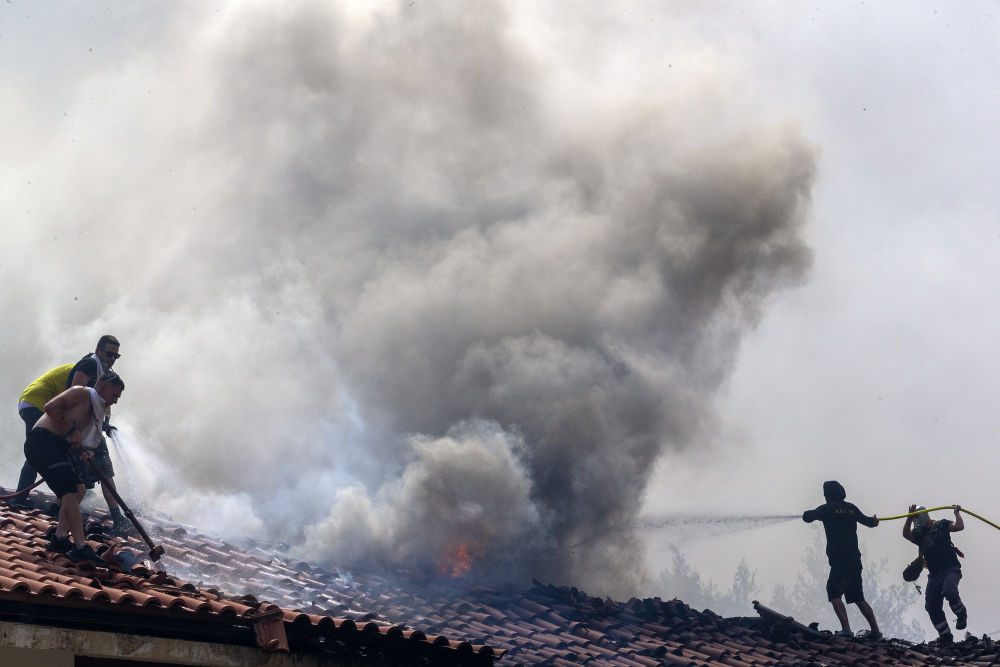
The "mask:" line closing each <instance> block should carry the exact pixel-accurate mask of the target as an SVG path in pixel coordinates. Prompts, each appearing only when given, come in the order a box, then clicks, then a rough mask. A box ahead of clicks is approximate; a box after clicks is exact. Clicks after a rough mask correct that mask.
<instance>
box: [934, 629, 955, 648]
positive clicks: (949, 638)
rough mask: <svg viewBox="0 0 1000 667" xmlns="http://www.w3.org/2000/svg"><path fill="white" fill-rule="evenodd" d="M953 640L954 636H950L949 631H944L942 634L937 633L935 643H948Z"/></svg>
mask: <svg viewBox="0 0 1000 667" xmlns="http://www.w3.org/2000/svg"><path fill="white" fill-rule="evenodd" d="M954 640H955V638H954V637H952V636H951V633H950V632H946V633H944V634H943V635H938V638H937V643H938V645H943V644H950V643H952V642H953V641H954Z"/></svg>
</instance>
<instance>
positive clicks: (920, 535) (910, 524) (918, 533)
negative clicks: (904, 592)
mask: <svg viewBox="0 0 1000 667" xmlns="http://www.w3.org/2000/svg"><path fill="white" fill-rule="evenodd" d="M952 508H953V509H954V510H955V521H954V522H952V521H949V520H948V519H941V520H940V521H931V517H930V515H928V514H927V512H926V511H923V509H924V508H923V507H917V506H916V505H910V514H911V515H913V514H914V513H917V514H916V518H914V516H908V517H906V523H904V524H903V537H905V538H906V539H908V540H909V541H910V542H913V543H914V544H916V545H917V546H918V547H920V551H919V553H918V555H917V559H921V558H922V559H923V560H924V563H926V565H927V590H926V591H925V593H924V609H926V610H927V614H928V615H929V616H930V617H931V623H933V624H934V629H935V630H937V631H938V640H939V641H941V642H944V643H947V642H950V641H951V640H952V635H951V628H950V627H948V619H947V618H945V615H944V601H945V600H946V599H947V600H948V605H949V606H950V607H951V610H952V611H953V612H955V629H956V630H964V629H965V626H966V624H967V617H968V611H967V610H966V608H965V605H964V604H963V603H962V598H961V597H960V596H959V594H958V582H959V581H960V580H961V579H962V564H961V563H959V562H958V553H959V552H958V549H956V548H955V545H954V544H952V542H951V534H952V533H957V532H958V531H960V530H962V529H963V528H965V522H964V521H963V520H962V515H961V514H960V512H961V511H962V506H961V505H952Z"/></svg>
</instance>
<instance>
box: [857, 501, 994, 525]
mask: <svg viewBox="0 0 1000 667" xmlns="http://www.w3.org/2000/svg"><path fill="white" fill-rule="evenodd" d="M953 509H955V506H954V505H942V506H941V507H930V508H928V509H925V510H920V511H919V512H909V513H907V514H899V515H897V516H880V517H877V518H878V520H879V521H889V520H890V519H905V518H906V517H908V516H916V515H918V514H923V513H924V512H933V511H935V510H953ZM959 511H960V512H965V513H966V514H968V515H970V516H974V517H976V518H977V519H979V520H980V521H983V522H985V523H988V524H990V525H991V526H993V527H994V528H996V529H997V530H1000V526H998V525H996V524H995V523H993V522H992V521H990V520H989V519H984V518H983V517H981V516H979V515H978V514H976V513H975V512H973V511H972V510H969V509H966V508H964V507H963V508H962V509H961V510H959Z"/></svg>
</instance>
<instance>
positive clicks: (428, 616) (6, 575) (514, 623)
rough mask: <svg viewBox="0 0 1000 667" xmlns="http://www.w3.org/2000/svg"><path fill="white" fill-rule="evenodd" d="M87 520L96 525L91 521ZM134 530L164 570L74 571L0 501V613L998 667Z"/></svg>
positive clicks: (899, 647) (649, 659)
mask: <svg viewBox="0 0 1000 667" xmlns="http://www.w3.org/2000/svg"><path fill="white" fill-rule="evenodd" d="M95 516H97V517H98V518H103V516H102V515H101V514H99V513H98V512H96V511H95ZM144 522H146V523H149V524H151V525H152V531H151V532H150V534H151V535H153V534H155V535H157V536H158V537H157V538H156V539H157V540H158V541H159V542H160V543H161V544H162V545H163V546H164V548H165V549H166V552H167V553H166V554H165V556H164V558H163V559H162V561H161V562H160V563H157V564H156V565H157V566H158V567H162V568H163V569H165V572H158V571H156V570H155V569H154V568H152V567H150V566H149V565H148V564H143V565H137V566H136V567H135V568H133V571H132V573H124V572H121V571H120V570H121V568H117V569H116V568H115V567H114V564H113V563H109V566H110V567H109V568H108V569H106V568H97V569H96V570H95V569H93V568H91V569H87V568H81V567H80V566H77V565H75V564H72V563H70V562H69V561H68V559H66V558H64V557H62V556H53V555H52V554H46V552H45V551H44V544H45V539H44V535H45V532H46V531H47V530H48V528H49V527H50V526H51V520H50V519H49V518H48V517H46V516H45V515H43V514H40V513H38V512H33V513H24V512H20V511H18V510H15V509H12V508H7V507H6V506H3V505H2V503H0V609H2V605H3V604H4V600H8V599H10V600H15V599H18V600H25V599H33V600H35V601H36V603H44V601H45V600H52V601H54V602H53V604H54V603H55V601H59V600H67V599H70V598H67V597H65V596H72V599H71V602H65V603H63V604H67V605H69V604H74V605H83V604H93V605H99V606H101V607H102V608H116V607H119V606H120V607H124V608H127V609H132V610H136V613H140V614H142V615H145V616H152V615H156V614H168V615H170V616H171V617H174V618H189V619H204V621H205V622H209V623H212V622H215V623H230V624H238V623H243V624H252V625H253V627H254V631H255V632H256V633H257V637H258V639H257V641H258V642H259V645H260V646H262V647H264V648H265V649H268V648H270V650H284V649H282V648H281V646H282V638H283V635H282V634H281V632H280V631H279V630H280V629H281V628H282V627H283V628H285V629H286V630H287V632H288V633H289V636H291V635H292V634H296V633H312V634H313V635H315V636H326V637H337V638H345V637H355V638H356V639H357V640H358V641H361V640H364V641H372V642H383V643H384V644H386V645H395V644H398V643H400V642H402V643H405V644H406V645H408V646H411V647H422V649H421V650H425V651H432V652H433V651H446V652H450V655H454V656H482V657H483V659H484V660H492V659H493V658H494V657H495V658H496V659H497V664H498V667H502V666H503V665H517V664H538V663H545V664H551V665H570V664H590V665H596V666H601V665H621V666H633V667H634V666H646V665H674V664H681V665H713V666H718V665H728V666H731V667H744V666H747V665H774V666H776V667H791V666H792V665H802V666H806V665H819V664H865V665H874V664H878V665H921V664H984V665H986V664H1000V657H998V649H997V646H996V645H995V644H994V643H993V642H992V641H991V640H989V638H983V639H982V640H976V639H974V638H973V639H968V640H966V641H965V642H961V643H957V644H956V645H954V646H953V647H937V646H933V645H928V644H910V643H907V642H902V641H900V640H889V639H883V640H874V641H872V640H863V639H852V638H841V637H835V636H833V635H832V634H830V633H829V632H818V631H815V630H810V629H809V628H807V627H805V626H802V625H801V624H798V623H795V622H794V621H792V620H791V619H789V618H788V617H785V616H782V615H781V614H779V613H777V612H774V611H772V610H768V609H767V608H766V607H763V606H755V609H754V611H755V612H756V613H757V616H755V617H752V618H735V619H724V618H722V617H720V616H718V615H716V614H713V613H711V612H710V611H707V610H706V611H704V612H698V611H695V610H693V609H691V608H690V607H688V606H687V605H686V604H684V603H683V602H682V601H680V600H660V599H659V598H647V599H632V600H628V601H626V602H617V601H614V600H610V599H607V598H598V597H591V596H589V595H587V594H586V593H584V592H583V591H580V590H578V589H575V588H564V587H555V586H545V585H541V584H537V583H536V585H535V586H534V587H532V588H528V589H524V588H520V587H516V586H503V587H489V586H482V585H476V584H474V583H471V582H468V581H464V580H462V579H461V578H459V579H455V580H441V581H433V582H425V583H424V584H421V585H416V584H414V583H413V582H412V581H409V580H407V579H406V577H405V575H404V574H402V573H399V574H397V573H382V574H381V575H372V574H366V573H359V572H348V571H344V570H328V569H324V568H322V567H319V566H317V565H313V564H309V563H304V562H302V561H299V560H297V559H294V558H289V557H288V549H287V547H286V546H284V545H268V544H265V543H262V542H259V541H247V542H246V543H240V544H232V543H229V542H223V541H221V540H218V539H215V538H212V537H210V536H206V535H204V534H202V533H200V532H199V531H198V530H196V529H195V528H193V527H190V526H178V525H176V524H172V523H171V522H169V521H168V520H166V519H163V518H160V517H150V518H148V519H144ZM103 541H105V542H109V543H110V541H109V540H103ZM122 547H126V548H131V549H132V550H134V551H138V552H139V556H140V557H142V556H143V555H144V553H145V551H144V545H143V544H142V543H141V542H139V541H138V540H136V539H135V538H131V539H129V540H126V541H125V543H124V544H123V545H120V546H119V548H122ZM113 560H114V558H112V561H113ZM32 587H34V590H33V589H32ZM88 595H89V596H91V597H92V598H94V599H93V601H90V599H89V598H88V597H87V596H88ZM95 596H96V597H95ZM101 596H103V597H101ZM748 611H749V610H748ZM269 614H270V615H269ZM274 614H277V616H274ZM286 645H287V642H286ZM415 650H416V649H415ZM433 655H434V656H435V658H436V657H437V656H438V654H436V653H435V654H433ZM431 662H436V660H435V659H431ZM483 664H486V662H484V663H483Z"/></svg>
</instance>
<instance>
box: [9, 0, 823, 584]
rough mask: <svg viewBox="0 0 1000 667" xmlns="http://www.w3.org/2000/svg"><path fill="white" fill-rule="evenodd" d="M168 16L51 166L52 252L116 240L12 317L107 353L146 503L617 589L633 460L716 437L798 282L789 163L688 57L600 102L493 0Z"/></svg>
mask: <svg viewBox="0 0 1000 667" xmlns="http://www.w3.org/2000/svg"><path fill="white" fill-rule="evenodd" d="M189 9H190V11H191V12H193V13H194V14H193V16H192V17H189V18H186V19H185V21H187V23H183V24H181V23H178V24H175V25H173V26H172V29H171V30H169V31H166V32H165V33H164V34H162V35H159V36H158V39H157V40H154V41H153V42H152V43H151V45H150V47H149V50H148V51H145V52H140V53H138V54H136V55H135V56H134V58H133V59H132V61H131V62H130V65H129V66H128V67H122V66H120V65H119V64H114V63H110V62H109V63H106V64H104V65H103V67H102V68H100V69H98V70H96V71H95V72H93V75H92V77H91V78H90V80H89V81H86V82H85V83H87V84H89V86H87V92H86V94H82V93H81V96H80V97H79V98H78V99H77V102H76V103H75V105H70V106H71V107H72V108H71V112H72V113H73V114H75V115H76V116H77V118H78V120H80V121H87V120H89V121H91V122H93V123H97V124H98V127H103V128H105V132H106V135H102V136H101V137H100V140H99V141H98V140H96V139H92V138H91V137H90V135H89V131H88V135H87V137H80V136H79V133H80V132H83V130H81V129H80V128H81V127H90V126H89V125H87V124H86V123H82V124H80V125H72V126H71V125H69V124H66V125H63V126H60V127H59V129H58V130H57V134H58V135H61V136H60V138H62V139H64V140H67V141H68V140H69V139H72V138H74V135H77V136H76V138H77V139H78V140H80V139H83V138H85V139H87V140H86V141H78V142H77V145H80V144H82V146H80V148H79V150H80V151H81V154H79V155H78V154H77V153H75V152H73V150H72V149H70V148H67V145H69V143H66V142H63V143H59V144H58V145H59V149H58V150H56V149H55V148H53V149H51V151H50V153H49V154H48V158H49V159H50V160H53V161H55V163H58V164H61V165H63V166H62V168H63V169H64V170H65V174H63V175H62V176H61V177H53V180H54V181H55V182H62V181H65V182H68V183H71V184H72V185H70V186H68V188H67V189H68V192H65V194H64V195H62V198H61V199H59V200H58V201H57V203H56V205H55V206H52V207H51V209H52V210H49V209H46V211H45V212H43V213H39V214H38V221H37V226H38V227H40V228H42V229H44V228H46V226H48V227H50V228H51V227H62V226H64V225H65V224H66V222H65V219H66V214H67V211H69V210H70V208H72V209H73V210H74V211H75V212H76V215H75V219H76V220H78V221H79V223H78V224H79V226H80V229H81V232H82V233H81V234H80V235H79V238H80V239H84V240H82V241H80V243H78V244H76V245H72V244H67V245H66V246H65V247H61V248H60V249H59V250H58V252H57V253H56V254H57V255H58V254H60V253H61V254H63V255H64V256H65V257H66V258H68V257H72V256H75V255H76V253H78V252H81V251H90V250H97V249H100V248H101V247H102V246H100V245H96V244H97V242H96V241H94V240H93V239H95V238H101V236H102V235H104V234H107V233H109V231H110V230H112V229H114V230H116V232H117V233H116V236H115V238H116V247H117V248H119V249H121V248H128V249H129V253H127V254H122V255H121V256H120V257H119V259H118V260H117V263H116V264H115V265H114V267H113V268H110V267H105V268H102V269H100V270H99V271H98V272H97V274H96V275H89V274H88V275H85V276H83V278H84V279H85V280H89V281H91V283H92V284H95V285H100V286H102V287H104V290H103V291H98V293H96V294H95V292H94V291H93V290H79V293H80V296H81V297H83V298H86V299H87V306H86V307H85V308H79V311H73V314H72V316H69V315H65V314H62V315H60V316H59V317H57V319H58V320H59V322H58V323H56V322H53V321H51V319H50V320H48V321H47V320H46V319H45V318H44V317H41V316H40V317H39V325H38V327H37V328H38V330H39V332H40V336H39V337H40V338H44V339H45V340H46V341H48V342H47V343H46V345H47V355H48V358H50V359H51V360H52V361H53V362H55V363H61V362H62V359H63V356H60V355H62V350H64V349H68V350H69V351H71V352H72V353H73V355H77V354H78V353H79V352H82V351H84V350H78V349H76V348H79V347H81V346H83V347H84V349H85V348H86V346H89V345H91V344H92V343H91V340H90V339H91V338H95V339H96V335H95V334H99V333H103V330H105V329H107V330H112V331H114V332H115V333H116V334H117V335H118V336H119V338H121V340H122V341H123V345H122V349H123V352H124V353H125V357H123V359H122V360H121V362H120V365H119V368H120V370H121V371H122V373H123V374H124V375H125V377H126V378H127V381H128V382H129V385H128V386H129V390H128V393H127V395H126V398H125V399H124V400H123V401H122V404H121V406H120V408H119V409H118V410H117V414H118V415H120V419H121V420H122V422H123V433H124V434H125V435H126V436H128V441H129V442H130V443H131V445H132V446H133V447H135V448H136V450H137V451H136V456H137V457H138V458H137V459H136V460H139V461H145V462H146V463H145V466H144V471H145V479H144V480H143V481H142V482H141V486H142V489H141V492H142V493H143V494H144V495H145V496H146V497H147V498H148V501H149V503H151V504H154V505H157V506H159V507H160V508H162V509H165V510H167V511H171V512H173V513H174V514H175V515H178V516H179V517H180V518H183V519H185V520H189V521H192V522H195V521H200V522H211V521H215V522H221V523H225V524H226V525H227V527H228V528H229V529H230V530H233V531H246V530H253V531H255V532H259V533H262V534H265V535H267V536H270V537H275V538H281V539H287V540H291V541H293V542H295V543H296V544H298V545H299V549H300V550H301V553H302V554H303V555H305V556H310V557H316V558H320V559H329V560H331V561H333V562H336V563H344V564H351V563H361V564H366V565H369V566H370V565H371V564H381V565H385V566H406V567H409V568H416V569H419V570H424V571H427V572H433V571H436V570H437V569H438V568H439V567H444V568H445V569H447V563H446V562H444V561H447V560H448V559H449V558H450V554H454V553H456V551H455V550H456V549H457V548H459V547H464V548H465V552H464V553H466V554H471V556H472V557H473V560H474V562H473V564H472V570H471V575H472V576H476V577H480V578H493V579H510V578H514V579H520V580H523V579H525V578H527V577H530V576H535V577H537V578H540V579H546V580H552V581H559V582H573V581H593V582H600V585H603V586H604V587H605V588H606V589H607V590H624V589H627V588H628V587H629V586H631V585H633V584H634V583H635V582H634V576H635V574H634V573H638V572H640V571H641V569H642V568H641V563H640V562H639V558H638V550H637V549H636V542H635V538H634V536H633V535H632V534H631V533H628V532H626V533H625V534H624V536H623V533H622V531H621V530H620V528H621V526H627V525H631V522H632V521H633V520H634V517H635V515H636V512H637V508H638V505H639V503H640V500H641V498H642V495H643V492H644V490H645V486H646V483H647V481H648V478H649V473H650V471H651V469H652V467H653V465H654V463H655V462H656V461H657V459H658V457H659V456H660V454H661V453H662V452H664V451H665V450H668V449H669V450H683V449H684V448H688V447H699V446H703V445H708V444H711V443H712V439H713V436H714V417H713V413H712V397H713V393H714V392H715V391H716V390H717V389H718V387H719V385H720V383H722V382H723V381H724V380H725V379H726V377H727V375H728V373H729V371H730V369H731V368H732V364H733V361H734V359H735V356H736V354H737V352H738V349H739V344H740V340H741V337H742V336H743V334H744V333H745V332H746V331H747V330H748V329H749V328H751V327H753V326H754V325H755V324H756V323H757V322H758V321H759V320H760V318H761V316H762V314H763V309H764V307H765V305H766V302H767V299H768V297H769V296H770V295H772V294H773V293H774V292H775V291H776V290H778V289H781V288H785V287H789V286H793V285H796V284H799V283H800V282H801V281H802V280H803V278H804V275H805V272H806V270H807V268H808V266H809V263H810V252H809V250H808V248H807V247H806V245H805V243H804V241H803V238H802V231H803V225H804V224H805V222H806V219H807V215H808V211H809V196H810V187H811V184H812V180H813V174H814V155H813V154H812V152H811V150H810V149H809V147H808V146H807V145H806V144H805V143H804V142H803V141H802V139H801V138H800V137H799V136H798V135H797V134H796V133H795V132H794V131H792V130H788V129H785V128H782V127H781V126H780V125H779V123H776V122H773V121H772V120H771V119H769V118H768V117H767V116H766V114H764V113H762V112H760V111H755V110H753V109H752V108H750V107H749V105H747V104H745V103H744V102H743V100H744V99H745V98H746V97H747V96H752V90H750V89H748V88H745V87H740V86H741V85H745V82H743V83H741V81H740V78H739V76H737V75H734V73H733V72H732V71H730V68H729V67H728V66H722V65H720V66H718V67H709V66H704V58H705V54H704V53H702V54H699V59H698V61H697V62H699V63H701V65H702V66H700V67H698V68H695V67H691V68H690V73H689V74H688V75H687V78H682V79H675V80H672V81H671V82H665V81H655V82H654V81H649V82H646V81H642V80H641V77H640V76H639V75H638V74H636V75H635V76H636V78H637V83H636V84H634V85H632V86H623V87H611V86H607V85H603V84H602V81H601V80H600V79H598V78H588V77H587V76H584V75H583V74H582V73H579V72H575V71H573V70H572V65H571V64H570V63H568V62H567V61H563V60H560V59H559V58H558V56H557V55H556V53H555V52H554V51H549V50H548V48H549V45H548V44H547V43H545V41H544V39H543V38H542V35H544V34H545V31H544V30H543V31H541V32H535V33H532V32H531V31H525V30H524V29H523V26H524V21H526V20H528V19H527V18H526V17H524V16H518V17H513V16H510V15H508V11H509V10H510V11H512V10H513V7H512V6H508V5H505V4H495V5H494V4H491V3H475V5H469V6H466V5H462V4H455V3H435V2H431V3H427V2H420V3H412V4H407V3H403V4H401V5H399V6H390V7H385V8H382V9H379V10H372V11H370V12H360V13H352V10H345V9H343V8H341V9H338V8H336V7H335V6H334V7H332V6H330V4H329V3H319V2H317V3H294V4H291V5H272V4H269V3H262V4H261V5H260V6H252V5H246V6H245V5H244V4H242V3H237V4H235V5H234V6H231V7H229V8H228V9H227V10H226V11H224V12H221V13H219V14H214V13H212V12H209V11H208V10H203V9H202V8H201V5H197V4H196V5H192V6H191V7H190V8H189ZM354 11H356V10H354ZM515 18H516V19H517V20H515ZM528 18H530V17H528ZM567 20H568V21H569V24H568V26H566V27H565V28H562V27H560V28H556V27H555V26H548V27H547V29H548V30H552V31H554V32H553V34H555V33H556V32H558V33H559V37H560V39H570V38H572V39H573V40H574V41H577V40H580V43H583V42H586V41H587V40H588V39H590V38H593V39H594V40H595V41H594V42H593V43H594V44H595V46H600V45H601V44H603V43H604V42H603V41H602V39H607V38H608V35H604V34H603V33H602V32H601V31H602V30H603V29H604V28H603V25H604V23H603V21H604V18H602V17H597V18H596V19H594V21H593V22H591V21H590V19H589V18H588V17H586V16H567ZM529 22H530V21H529ZM563 29H565V32H560V31H561V30H563ZM574 30H580V31H582V32H581V34H580V35H575V33H574V32H573V31H574ZM539 40H542V41H539ZM612 41H613V40H612ZM675 56H676V62H677V63H683V62H684V58H685V54H684V52H678V53H676V54H675ZM594 57H597V56H594ZM691 62H692V63H693V62H695V60H692V61H691ZM567 72H568V74H567ZM667 83H671V84H672V85H666V84H667ZM707 93H710V94H707ZM122 96H125V97H126V98H128V99H133V100H138V99H139V98H141V99H142V109H143V110H144V111H143V112H142V113H140V112H139V110H138V108H135V107H129V106H126V107H124V108H123V107H121V106H115V105H114V101H115V100H118V99H120V98H121V97H122ZM95 98H96V102H95V101H93V100H94V99H95ZM729 100H731V101H732V108H731V109H730V108H729V106H728V105H727V101H729ZM778 121H779V122H780V121H781V119H778ZM98 134H99V133H98ZM95 142H97V143H98V144H99V146H98V147H99V148H101V149H102V150H103V151H105V153H107V154H111V155H113V158H114V159H112V157H107V159H103V160H101V161H100V168H99V169H97V170H96V173H95V171H94V169H93V167H92V165H90V164H89V163H87V162H86V161H85V160H84V159H83V157H82V151H83V150H84V149H86V150H90V151H93V150H94V148H95V146H94V145H93V144H94V143H95ZM70 143H71V142H70ZM54 145H55V144H54ZM64 151H70V153H69V159H66V158H65V156H64V155H63V152H64ZM84 174H89V175H91V178H92V179H95V180H97V181H98V184H97V185H94V184H84V183H81V181H82V180H85V179H83V175H84ZM111 184H113V186H112V185H111ZM60 203H61V206H60V205H59V204H60ZM67 282H68V279H67V278H65V277H63V279H62V281H61V282H60V281H58V280H55V279H52V280H48V279H46V284H45V285H44V288H45V292H46V294H48V295H50V298H49V300H48V304H49V305H48V306H46V308H51V309H53V310H54V311H55V312H57V313H58V312H60V311H59V309H60V308H62V307H64V306H65V304H67V303H68V298H69V297H68V296H62V295H68V294H69V292H68V291H66V289H68V288H63V290H62V291H60V287H59V286H60V285H65V284H66V283H67ZM71 291H72V290H71ZM55 295H60V297H61V298H57V297H56V296H55ZM73 295H74V296H75V295H76V292H73ZM7 298H8V299H9V298H10V297H9V296H8V297H7ZM9 305H10V301H9V300H8V302H7V306H8V307H9ZM53 332H58V333H53ZM74 346H75V347H74ZM24 366H25V367H24V368H20V369H19V370H20V371H21V374H22V375H23V376H24V380H25V383H26V381H27V380H30V379H31V377H32V376H33V375H32V374H33V373H35V371H36V369H35V367H34V365H32V366H31V367H30V368H28V367H27V366H28V365H27V364H24ZM44 366H45V364H44V363H43V362H41V361H39V363H38V368H37V370H38V371H39V372H40V371H41V370H44ZM10 384H11V385H12V386H10V387H8V393H12V392H14V393H16V391H18V390H19V389H20V386H23V384H24V383H22V382H11V383H10ZM13 385H19V386H16V387H15V386H13ZM195 505H197V508H195ZM581 542H586V543H587V544H588V545H589V547H588V548H587V549H585V550H580V549H570V547H571V546H572V545H575V544H579V543H581ZM598 585H599V584H597V583H595V587H596V586H598Z"/></svg>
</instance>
